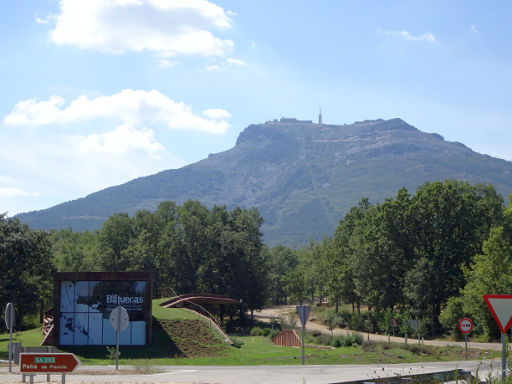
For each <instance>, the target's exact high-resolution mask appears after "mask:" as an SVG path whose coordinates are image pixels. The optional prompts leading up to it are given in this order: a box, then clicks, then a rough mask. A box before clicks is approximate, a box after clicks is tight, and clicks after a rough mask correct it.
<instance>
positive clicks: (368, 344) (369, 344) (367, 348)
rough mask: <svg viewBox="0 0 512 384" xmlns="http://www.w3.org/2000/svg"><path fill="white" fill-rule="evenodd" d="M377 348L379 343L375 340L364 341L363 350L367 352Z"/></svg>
mask: <svg viewBox="0 0 512 384" xmlns="http://www.w3.org/2000/svg"><path fill="white" fill-rule="evenodd" d="M376 350H377V344H376V343H374V342H373V341H368V342H366V343H363V351H365V352H375V351H376Z"/></svg>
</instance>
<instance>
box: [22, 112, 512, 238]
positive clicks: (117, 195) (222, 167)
mask: <svg viewBox="0 0 512 384" xmlns="http://www.w3.org/2000/svg"><path fill="white" fill-rule="evenodd" d="M447 178H453V179H457V180H463V181H468V182H470V183H472V184H474V183H482V182H484V183H492V184H493V185H494V186H495V187H496V188H497V190H498V191H499V192H500V193H501V194H502V195H505V196H508V194H510V193H512V162H509V161H505V160H501V159H497V158H493V157H491V156H487V155H482V154H479V153H476V152H474V151H472V150H471V149H470V148H468V147H466V146H465V145H463V144H461V143H458V142H448V141H445V140H444V139H443V137H442V136H440V135H438V134H435V133H425V132H422V131H420V130H418V129H416V128H415V127H413V126H411V125H409V124H407V123H406V122H404V121H403V120H400V119H392V120H373V121H363V122H356V123H354V124H351V125H328V124H315V123H312V122H311V121H301V120H296V119H292V118H286V119H285V118H282V119H281V120H279V121H278V120H273V121H267V122H266V123H264V124H255V125H250V126H248V127H247V128H246V129H245V130H244V131H243V132H242V133H241V134H240V135H239V137H238V140H237V142H236V145H235V146H234V147H233V148H232V149H230V150H227V151H225V152H221V153H217V154H211V155H209V156H208V158H206V159H203V160H201V161H199V162H197V163H194V164H190V165H187V166H185V167H183V168H180V169H174V170H167V171H163V172H160V173H157V174H155V175H152V176H147V177H141V178H138V179H135V180H132V181H130V182H128V183H125V184H122V185H118V186H115V187H110V188H106V189H104V190H101V191H99V192H95V193H92V194H90V195H88V196H87V197H84V198H81V199H77V200H73V201H70V202H66V203H62V204H59V205H57V206H54V207H52V208H49V209H45V210H41V211H35V212H29V213H24V214H20V215H19V217H20V219H21V220H22V221H23V222H25V223H27V224H29V225H30V226H31V227H33V228H45V229H49V228H67V227H72V228H73V229H74V230H84V229H95V228H99V227H101V224H102V223H103V221H104V220H105V219H106V218H107V217H108V216H110V215H111V214H113V213H115V212H128V213H130V214H133V213H135V212H136V211H137V210H139V209H148V210H154V209H155V208H156V207H157V205H158V203H159V202H161V201H164V200H173V201H176V202H177V203H179V204H181V203H183V202H184V201H186V200H188V199H196V200H199V201H201V202H202V203H203V204H206V205H208V206H212V205H214V204H217V205H226V206H227V207H228V208H232V207H234V206H241V207H246V208H247V207H252V206H255V207H257V208H258V209H259V211H260V214H261V215H262V217H263V218H264V219H265V224H264V226H263V228H262V231H263V233H264V240H265V242H266V243H267V244H268V245H275V244H285V245H289V246H300V245H304V244H307V243H308V242H309V240H310V239H311V238H314V239H321V238H322V237H323V236H325V235H327V236H332V235H333V232H334V229H335V227H336V225H337V223H338V221H339V220H340V219H341V218H342V217H343V214H344V213H345V212H347V210H348V209H350V207H352V206H353V205H355V204H356V203H357V201H358V200H359V199H360V198H361V197H362V196H367V197H369V198H370V201H372V202H379V201H382V200H384V199H385V198H386V197H393V196H395V194H396V192H397V191H398V190H399V189H400V188H401V187H406V188H407V189H408V190H409V191H411V192H414V191H415V189H416V187H417V186H419V185H421V184H423V183H424V182H426V181H435V180H444V179H447Z"/></svg>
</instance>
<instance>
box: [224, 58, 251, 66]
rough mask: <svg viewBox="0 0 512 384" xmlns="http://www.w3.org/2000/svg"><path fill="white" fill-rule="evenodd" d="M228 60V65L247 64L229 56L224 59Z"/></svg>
mask: <svg viewBox="0 0 512 384" xmlns="http://www.w3.org/2000/svg"><path fill="white" fill-rule="evenodd" d="M226 61H227V62H228V64H230V65H234V66H236V67H245V66H246V65H247V63H246V62H245V61H243V60H239V59H232V58H229V57H228V59H227V60H226Z"/></svg>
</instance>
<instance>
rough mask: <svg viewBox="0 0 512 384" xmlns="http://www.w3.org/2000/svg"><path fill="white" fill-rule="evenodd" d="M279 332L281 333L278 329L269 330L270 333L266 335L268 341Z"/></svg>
mask: <svg viewBox="0 0 512 384" xmlns="http://www.w3.org/2000/svg"><path fill="white" fill-rule="evenodd" d="M279 332H281V331H280V330H279V329H271V330H270V332H269V334H268V337H269V338H270V339H273V338H274V337H276V336H277V334H278V333H279Z"/></svg>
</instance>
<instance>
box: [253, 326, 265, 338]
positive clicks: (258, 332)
mask: <svg viewBox="0 0 512 384" xmlns="http://www.w3.org/2000/svg"><path fill="white" fill-rule="evenodd" d="M262 334H263V330H262V329H261V328H260V327H253V328H252V329H251V333H250V335H251V336H261V335H262Z"/></svg>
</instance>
